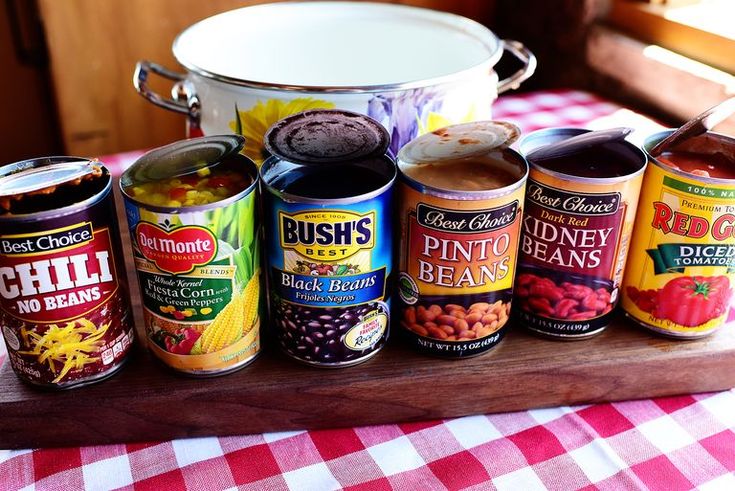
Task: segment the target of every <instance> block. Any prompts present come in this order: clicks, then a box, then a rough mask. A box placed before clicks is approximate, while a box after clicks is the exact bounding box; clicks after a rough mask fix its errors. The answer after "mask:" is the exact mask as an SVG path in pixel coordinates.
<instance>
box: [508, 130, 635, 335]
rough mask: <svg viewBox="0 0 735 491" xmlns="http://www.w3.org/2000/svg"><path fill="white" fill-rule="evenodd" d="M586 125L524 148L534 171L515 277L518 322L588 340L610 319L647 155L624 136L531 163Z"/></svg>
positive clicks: (543, 135)
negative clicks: (543, 150) (537, 153)
mask: <svg viewBox="0 0 735 491" xmlns="http://www.w3.org/2000/svg"><path fill="white" fill-rule="evenodd" d="M588 131H589V130H584V129H579V128H553V129H546V130H539V131H535V132H533V133H531V134H529V135H528V136H527V137H526V138H524V139H523V141H522V142H521V145H520V150H521V153H522V154H524V155H526V156H527V159H528V164H529V166H530V168H531V170H530V175H529V178H528V190H527V193H526V209H525V215H524V217H523V232H522V237H521V247H520V253H519V265H518V276H517V277H516V291H515V300H516V302H517V303H518V307H519V308H517V309H516V312H517V314H518V319H519V321H520V323H521V324H523V325H525V326H526V327H527V328H529V329H530V330H532V331H534V332H536V333H538V334H541V335H544V336H547V337H551V338H554V339H564V340H574V339H584V338H587V337H590V336H594V335H595V334H598V333H600V332H602V331H603V330H604V329H605V327H607V325H608V324H609V323H610V319H611V317H612V315H613V309H614V308H615V305H616V303H617V301H618V297H619V288H620V284H621V281H622V277H623V271H624V268H625V261H626V257H627V254H628V249H629V241H630V234H631V231H632V228H633V221H634V218H635V212H636V207H637V204H638V195H639V192H640V188H641V182H642V179H643V172H644V170H645V168H646V155H645V154H644V152H643V151H642V150H641V149H640V148H638V147H636V146H635V145H633V144H632V143H630V142H627V141H625V140H618V141H614V142H608V143H605V144H603V145H593V146H590V147H587V148H582V149H579V150H578V151H575V152H574V153H573V154H567V155H564V156H559V157H554V158H550V159H546V160H534V159H533V158H532V155H529V154H530V153H531V152H533V151H534V150H536V149H538V148H541V147H545V146H547V145H554V144H557V143H559V142H562V141H564V140H566V139H568V138H570V137H573V136H576V135H581V134H583V133H586V132H588Z"/></svg>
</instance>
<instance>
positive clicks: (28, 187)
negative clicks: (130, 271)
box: [0, 157, 134, 389]
mask: <svg viewBox="0 0 735 491" xmlns="http://www.w3.org/2000/svg"><path fill="white" fill-rule="evenodd" d="M111 189H112V177H111V176H110V173H109V172H108V170H107V169H106V168H105V167H104V166H102V165H101V164H100V163H99V162H96V161H90V160H87V159H80V158H77V157H48V158H41V159H33V160H26V161H23V162H17V163H14V164H9V165H6V166H3V167H0V226H1V228H0V321H1V325H2V332H3V337H4V338H5V344H6V346H7V348H8V357H9V360H10V364H11V365H12V367H13V369H14V370H15V372H16V374H17V375H18V376H19V377H20V378H21V379H22V380H24V381H26V382H29V383H31V384H33V385H37V386H42V387H46V388H53V389H64V388H69V387H76V386H80V385H84V384H87V383H91V382H93V381H97V380H100V379H103V378H105V377H108V376H110V375H112V374H113V373H114V372H115V371H117V370H118V369H119V368H120V367H121V366H122V364H123V362H124V361H125V358H126V357H127V354H128V352H129V351H130V346H131V344H132V342H133V336H134V334H133V318H132V315H131V313H130V301H129V298H128V289H127V284H126V280H125V268H124V263H123V256H122V250H121V247H120V239H119V232H118V225H117V222H116V220H115V217H116V214H115V206H114V202H113V196H112V193H111Z"/></svg>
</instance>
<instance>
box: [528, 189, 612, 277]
mask: <svg viewBox="0 0 735 491" xmlns="http://www.w3.org/2000/svg"><path fill="white" fill-rule="evenodd" d="M576 208H580V209H576ZM624 217H625V205H624V204H622V203H620V195H619V194H618V193H606V194H597V195H593V194H583V193H579V192H573V193H569V192H565V191H562V190H558V189H555V188H551V187H548V186H545V185H543V184H540V183H537V182H535V181H533V180H531V179H529V180H528V192H527V197H526V213H525V216H524V217H523V236H522V239H521V251H520V252H521V264H522V265H524V266H527V265H535V266H538V267H541V268H545V269H552V270H556V271H563V272H566V273H580V274H584V275H588V276H591V277H599V278H604V279H606V280H608V279H612V278H613V276H614V270H615V260H616V258H617V253H618V240H619V236H620V231H621V229H622V225H623V218H624Z"/></svg>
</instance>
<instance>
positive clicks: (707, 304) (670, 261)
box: [622, 131, 735, 339]
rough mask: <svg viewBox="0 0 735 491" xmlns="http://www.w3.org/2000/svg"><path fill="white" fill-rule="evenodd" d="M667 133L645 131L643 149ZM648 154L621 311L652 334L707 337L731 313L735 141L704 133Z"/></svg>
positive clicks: (734, 266) (734, 278)
mask: <svg viewBox="0 0 735 491" xmlns="http://www.w3.org/2000/svg"><path fill="white" fill-rule="evenodd" d="M670 133H671V131H665V132H661V133H657V134H655V135H652V136H650V137H649V138H648V139H647V140H646V141H645V143H644V148H645V150H646V151H649V150H650V149H651V148H653V146H654V145H656V144H657V143H658V142H660V141H661V140H663V139H664V138H665V137H667V136H668V135H669V134H670ZM650 159H651V165H649V166H648V169H647V170H646V174H645V176H644V178H643V191H642V193H641V201H640V206H639V207H638V216H637V218H636V228H635V231H634V232H633V239H632V242H631V249H630V260H629V261H628V268H627V269H626V272H625V278H624V280H623V300H622V306H623V310H625V313H626V314H627V316H628V317H629V318H631V319H633V320H634V321H636V322H637V323H639V324H640V325H642V326H644V327H646V328H647V329H650V330H652V331H655V332H657V333H659V334H664V335H667V336H670V337H675V338H686V339H692V338H698V337H702V336H707V335H709V334H712V333H713V332H715V331H716V330H717V329H719V328H720V327H722V326H723V325H724V324H725V323H726V322H727V321H728V320H731V319H732V313H731V312H732V310H731V305H732V301H733V288H734V286H735V272H734V271H735V139H734V138H732V137H729V136H724V135H719V134H716V133H712V132H709V133H706V134H704V135H701V136H698V137H695V138H690V139H689V140H687V141H685V142H683V143H681V144H680V145H677V146H676V147H675V148H674V151H672V152H665V153H663V154H662V155H659V156H656V157H650Z"/></svg>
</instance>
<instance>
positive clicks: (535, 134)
mask: <svg viewBox="0 0 735 491" xmlns="http://www.w3.org/2000/svg"><path fill="white" fill-rule="evenodd" d="M589 131H592V130H589V129H586V128H575V127H571V126H561V127H558V128H544V129H541V130H536V131H532V132H531V133H529V134H527V135H526V136H524V137H523V138H522V139H521V141H520V143H519V144H518V149H519V152H520V153H521V154H522V155H524V157H525V153H527V152H526V151H524V147H525V146H527V145H528V142H529V141H532V140H534V139H537V138H540V136H542V135H546V134H548V133H551V134H553V133H564V132H566V133H569V136H576V135H581V134H582V133H587V132H589ZM621 143H623V144H624V145H625V146H626V147H628V148H629V149H630V150H633V151H635V152H636V153H639V154H640V155H641V156H642V157H643V165H641V167H640V168H638V169H636V171H635V172H631V173H629V174H625V175H624V176H615V177H584V176H575V175H573V174H567V173H564V172H558V171H554V170H551V169H549V168H547V167H544V166H542V165H539V164H536V163H533V162H531V161H530V160H529V161H528V165H529V167H530V168H531V169H533V170H535V171H538V172H541V173H543V174H546V175H548V176H552V177H556V178H558V179H563V180H567V181H575V182H582V183H586V184H617V183H620V182H625V181H628V180H630V179H632V178H634V177H637V176H639V175H640V174H643V173H644V172H645V170H646V167H647V166H648V162H649V161H650V159H649V155H648V152H646V151H644V150H643V149H642V148H641V147H640V146H638V145H635V144H634V143H631V142H629V141H627V140H624V141H623V142H621Z"/></svg>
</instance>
